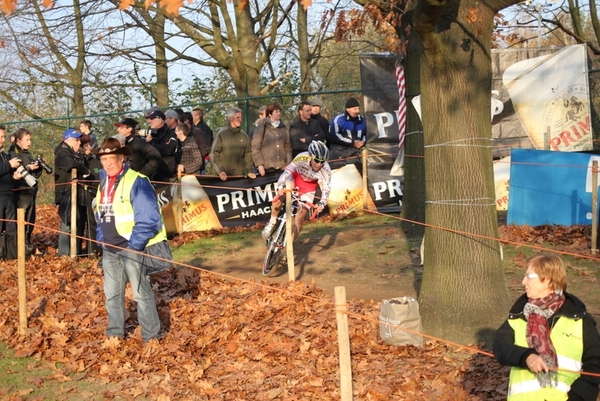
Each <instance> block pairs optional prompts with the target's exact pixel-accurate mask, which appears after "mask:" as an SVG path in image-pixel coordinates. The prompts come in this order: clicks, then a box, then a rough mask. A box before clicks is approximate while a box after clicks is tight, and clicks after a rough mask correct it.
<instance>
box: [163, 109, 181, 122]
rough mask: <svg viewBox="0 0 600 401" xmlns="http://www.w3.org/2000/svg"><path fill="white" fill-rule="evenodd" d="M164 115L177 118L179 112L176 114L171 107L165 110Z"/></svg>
mask: <svg viewBox="0 0 600 401" xmlns="http://www.w3.org/2000/svg"><path fill="white" fill-rule="evenodd" d="M165 117H170V118H174V119H176V120H179V114H177V112H176V111H175V110H171V109H169V110H167V111H165Z"/></svg>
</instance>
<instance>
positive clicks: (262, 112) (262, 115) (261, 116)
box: [248, 105, 267, 143]
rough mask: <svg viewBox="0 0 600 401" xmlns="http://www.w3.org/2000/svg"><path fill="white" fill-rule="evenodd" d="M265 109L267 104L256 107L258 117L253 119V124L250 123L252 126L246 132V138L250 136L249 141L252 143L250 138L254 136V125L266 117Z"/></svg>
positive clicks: (257, 124)
mask: <svg viewBox="0 0 600 401" xmlns="http://www.w3.org/2000/svg"><path fill="white" fill-rule="evenodd" d="M266 111H267V106H265V105H262V106H260V107H259V108H258V118H257V119H256V121H254V124H252V127H250V130H249V132H248V138H250V143H252V138H254V131H255V130H256V127H258V126H259V125H260V123H261V122H262V120H263V119H264V118H265V117H266Z"/></svg>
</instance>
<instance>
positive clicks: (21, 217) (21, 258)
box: [17, 209, 27, 336]
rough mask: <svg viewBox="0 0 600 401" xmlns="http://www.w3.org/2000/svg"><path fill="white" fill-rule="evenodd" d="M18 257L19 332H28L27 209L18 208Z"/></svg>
mask: <svg viewBox="0 0 600 401" xmlns="http://www.w3.org/2000/svg"><path fill="white" fill-rule="evenodd" d="M17 258H18V262H17V263H18V265H17V269H18V281H19V334H20V335H22V336H24V335H25V334H27V286H26V284H25V281H26V276H25V209H17Z"/></svg>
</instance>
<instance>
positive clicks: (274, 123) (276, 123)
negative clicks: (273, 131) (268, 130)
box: [271, 120, 281, 128]
mask: <svg viewBox="0 0 600 401" xmlns="http://www.w3.org/2000/svg"><path fill="white" fill-rule="evenodd" d="M279 124H281V121H279V120H277V121H271V125H272V126H273V127H274V128H277V127H279Z"/></svg>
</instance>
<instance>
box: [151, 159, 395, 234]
mask: <svg viewBox="0 0 600 401" xmlns="http://www.w3.org/2000/svg"><path fill="white" fill-rule="evenodd" d="M278 178H279V175H278V174H271V175H266V176H264V177H261V176H258V177H257V178H256V179H254V180H251V179H249V178H243V179H228V180H227V181H221V180H220V179H219V177H216V176H192V175H190V176H183V177H182V178H181V182H180V183H173V184H171V185H168V186H167V185H163V186H160V187H157V195H158V199H159V202H160V203H161V206H162V212H163V216H164V219H165V226H166V228H167V232H169V233H177V232H179V231H180V228H181V231H182V232H187V231H204V230H211V229H214V228H222V227H244V226H252V225H254V224H256V223H266V222H267V220H268V218H269V216H270V213H271V201H272V200H273V197H274V196H275V194H276V188H277V179H278ZM378 184H379V185H377V188H383V187H384V186H385V184H384V183H378ZM362 188H363V186H362V177H361V175H360V173H359V172H358V170H357V169H356V167H355V166H354V164H349V165H346V166H344V167H341V168H339V169H336V170H334V171H333V172H332V177H331V193H330V194H329V204H328V208H327V209H326V210H325V211H324V213H330V214H333V215H338V214H347V213H350V212H353V211H359V210H363V209H364V208H366V209H368V210H375V209H376V206H375V203H374V202H373V201H372V199H371V196H370V194H368V193H367V197H366V200H365V199H364V197H363V189H362ZM383 192H388V190H387V189H386V190H383V189H377V190H376V191H375V194H376V195H377V196H379V197H382V195H381V194H382V193H383ZM320 195H321V194H320V192H319V191H317V194H316V199H317V200H318V199H319V197H320Z"/></svg>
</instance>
